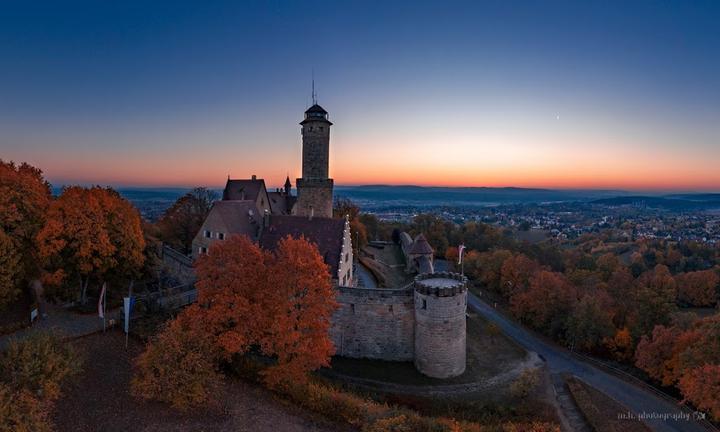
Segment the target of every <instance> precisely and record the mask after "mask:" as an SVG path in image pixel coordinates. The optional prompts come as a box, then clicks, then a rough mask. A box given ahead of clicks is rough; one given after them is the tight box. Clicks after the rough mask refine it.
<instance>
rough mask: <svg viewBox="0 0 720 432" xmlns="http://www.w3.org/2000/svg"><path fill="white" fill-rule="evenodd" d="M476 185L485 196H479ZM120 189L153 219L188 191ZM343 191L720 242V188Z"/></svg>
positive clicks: (450, 210)
mask: <svg viewBox="0 0 720 432" xmlns="http://www.w3.org/2000/svg"><path fill="white" fill-rule="evenodd" d="M408 188H412V191H408ZM443 190H445V191H447V193H442V191H443ZM478 190H482V191H483V192H484V194H483V195H482V196H478V192H477V191H478ZM119 191H120V193H121V194H122V195H123V196H125V197H126V198H127V199H128V200H130V201H131V202H132V203H133V204H134V205H135V206H136V207H137V208H138V209H139V210H140V213H141V215H142V216H143V218H144V219H146V220H148V221H151V222H154V221H157V220H158V219H159V218H160V217H161V216H162V214H163V213H164V212H165V211H166V210H167V209H168V208H169V207H170V206H171V205H172V203H173V202H175V200H176V199H177V198H178V197H180V196H181V195H182V194H184V193H185V192H186V190H185V189H180V188H177V189H175V188H161V189H139V188H138V189H119ZM447 194H452V200H453V203H450V202H447ZM613 194H615V195H613ZM337 196H338V197H339V198H347V199H350V200H352V201H354V202H355V203H356V204H357V205H359V206H360V208H361V211H363V212H364V213H369V214H374V215H375V216H377V218H378V219H380V220H384V221H394V222H409V221H411V220H412V219H413V217H415V216H416V215H418V214H423V213H430V214H434V215H437V216H441V217H442V218H444V219H447V220H450V221H454V222H457V223H463V222H468V221H481V222H485V223H488V224H493V225H497V226H500V227H506V228H512V229H515V230H517V231H518V232H520V233H521V234H520V235H521V237H522V238H526V239H527V240H529V241H539V240H542V239H547V238H555V239H558V240H572V239H576V238H578V237H581V236H582V235H583V234H588V233H598V232H601V231H603V232H607V233H608V235H610V236H612V237H613V238H614V239H615V240H617V241H623V240H624V241H634V240H637V239H643V238H646V239H665V240H672V241H685V240H692V241H698V242H703V243H708V244H717V243H720V194H684V195H671V196H668V197H659V196H639V195H629V194H628V193H625V192H621V191H600V192H599V191H587V192H583V191H573V192H568V191H551V190H537V189H515V188H509V189H508V188H498V189H492V188H421V187H407V186H382V187H377V186H357V187H351V186H345V187H338V188H337ZM522 232H527V234H525V235H524V234H522Z"/></svg>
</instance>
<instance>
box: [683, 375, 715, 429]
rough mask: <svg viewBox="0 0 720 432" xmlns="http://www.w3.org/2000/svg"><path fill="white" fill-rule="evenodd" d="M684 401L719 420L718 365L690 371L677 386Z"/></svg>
mask: <svg viewBox="0 0 720 432" xmlns="http://www.w3.org/2000/svg"><path fill="white" fill-rule="evenodd" d="M678 387H679V388H680V391H681V392H682V394H683V397H684V398H685V401H688V402H691V403H692V404H693V405H695V406H696V407H697V409H699V410H701V411H704V412H708V413H710V415H711V416H712V417H713V418H714V419H715V420H720V397H718V395H720V364H706V365H703V366H700V367H698V368H695V369H692V370H691V371H689V372H688V373H686V374H685V375H683V377H682V378H680V382H679V384H678Z"/></svg>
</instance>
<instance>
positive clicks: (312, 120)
mask: <svg viewBox="0 0 720 432" xmlns="http://www.w3.org/2000/svg"><path fill="white" fill-rule="evenodd" d="M300 125H301V126H302V178H299V179H297V194H298V200H297V204H296V210H295V211H296V214H297V215H298V216H309V217H312V216H316V217H328V218H329V217H332V207H333V180H332V179H331V178H329V177H328V169H329V165H330V126H332V123H330V120H328V113H327V111H325V110H324V109H323V108H322V107H321V106H320V105H318V104H315V105H313V106H311V107H310V108H308V110H307V111H305V119H304V120H303V121H301V122H300Z"/></svg>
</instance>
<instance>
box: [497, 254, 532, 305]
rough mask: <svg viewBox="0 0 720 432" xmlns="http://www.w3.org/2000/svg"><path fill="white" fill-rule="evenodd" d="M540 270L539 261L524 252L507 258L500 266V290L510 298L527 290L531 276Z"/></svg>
mask: <svg viewBox="0 0 720 432" xmlns="http://www.w3.org/2000/svg"><path fill="white" fill-rule="evenodd" d="M539 270H540V265H539V264H538V263H537V261H535V260H532V259H530V258H528V257H527V256H526V255H524V254H517V255H514V256H512V257H510V258H507V259H506V260H505V261H504V262H503V264H502V267H501V268H500V292H501V293H502V295H503V296H505V298H510V297H512V296H513V294H515V293H519V292H522V291H525V290H526V289H527V287H528V284H529V283H530V278H531V277H532V276H533V275H534V274H535V273H536V272H538V271H539Z"/></svg>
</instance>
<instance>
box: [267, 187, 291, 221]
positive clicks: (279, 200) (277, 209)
mask: <svg viewBox="0 0 720 432" xmlns="http://www.w3.org/2000/svg"><path fill="white" fill-rule="evenodd" d="M268 199H269V200H270V212H271V213H272V214H274V215H289V214H290V213H291V211H292V208H293V206H294V205H295V201H297V197H294V196H292V195H288V194H286V193H285V192H284V191H280V192H268Z"/></svg>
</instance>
